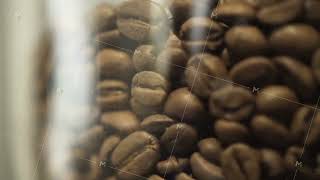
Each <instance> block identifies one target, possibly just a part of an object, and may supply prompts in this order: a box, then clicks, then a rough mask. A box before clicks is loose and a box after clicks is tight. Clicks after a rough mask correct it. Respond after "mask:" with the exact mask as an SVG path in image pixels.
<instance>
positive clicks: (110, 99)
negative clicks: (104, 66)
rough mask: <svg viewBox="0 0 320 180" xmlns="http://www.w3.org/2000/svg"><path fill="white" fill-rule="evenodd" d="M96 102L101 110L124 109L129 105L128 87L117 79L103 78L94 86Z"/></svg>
mask: <svg viewBox="0 0 320 180" xmlns="http://www.w3.org/2000/svg"><path fill="white" fill-rule="evenodd" d="M96 90H97V94H98V95H97V96H96V102H97V104H98V105H99V106H100V107H101V109H103V110H113V109H118V110H119V109H124V108H127V107H128V105H129V92H128V91H129V87H128V85H127V84H126V83H125V82H122V81H119V80H104V81H101V82H99V83H98V84H97V86H96Z"/></svg>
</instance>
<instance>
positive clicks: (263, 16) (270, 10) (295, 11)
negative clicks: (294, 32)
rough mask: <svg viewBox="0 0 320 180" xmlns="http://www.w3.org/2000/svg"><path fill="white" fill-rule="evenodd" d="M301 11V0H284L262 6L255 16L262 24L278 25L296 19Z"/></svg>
mask: <svg viewBox="0 0 320 180" xmlns="http://www.w3.org/2000/svg"><path fill="white" fill-rule="evenodd" d="M302 11H303V0H284V1H282V2H281V1H279V2H276V3H273V4H270V5H268V6H263V7H262V8H261V9H260V10H259V11H258V13H257V18H258V19H259V21H260V22H261V23H263V24H267V25H280V24H285V23H288V22H290V21H292V20H294V19H296V18H297V17H298V16H299V15H301V13H302Z"/></svg>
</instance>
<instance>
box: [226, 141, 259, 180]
mask: <svg viewBox="0 0 320 180" xmlns="http://www.w3.org/2000/svg"><path fill="white" fill-rule="evenodd" d="M221 163H222V170H223V172H227V173H225V176H226V179H237V180H259V179H260V175H261V174H260V173H261V169H260V158H259V155H258V153H257V152H256V150H255V149H253V148H251V147H250V146H248V145H246V144H240V143H236V144H233V145H231V146H229V147H228V148H227V149H226V150H224V151H223V153H222V156H221Z"/></svg>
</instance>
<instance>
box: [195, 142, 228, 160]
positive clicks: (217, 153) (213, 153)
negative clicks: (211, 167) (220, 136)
mask: <svg viewBox="0 0 320 180" xmlns="http://www.w3.org/2000/svg"><path fill="white" fill-rule="evenodd" d="M198 149H199V153H200V154H201V155H202V156H203V157H204V158H205V159H206V160H208V161H210V162H212V163H215V164H220V157H221V153H222V151H223V149H222V146H221V143H220V142H219V141H218V140H217V139H215V138H206V139H202V140H201V141H199V142H198Z"/></svg>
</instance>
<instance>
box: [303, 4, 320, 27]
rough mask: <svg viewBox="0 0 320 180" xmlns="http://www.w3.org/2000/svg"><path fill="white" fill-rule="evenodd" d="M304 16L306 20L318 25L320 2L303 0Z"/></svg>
mask: <svg viewBox="0 0 320 180" xmlns="http://www.w3.org/2000/svg"><path fill="white" fill-rule="evenodd" d="M304 8H305V9H304V11H305V17H306V19H307V20H308V21H310V22H312V23H314V24H315V25H319V24H318V23H319V20H320V14H319V11H320V2H319V0H305V3H304Z"/></svg>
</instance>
